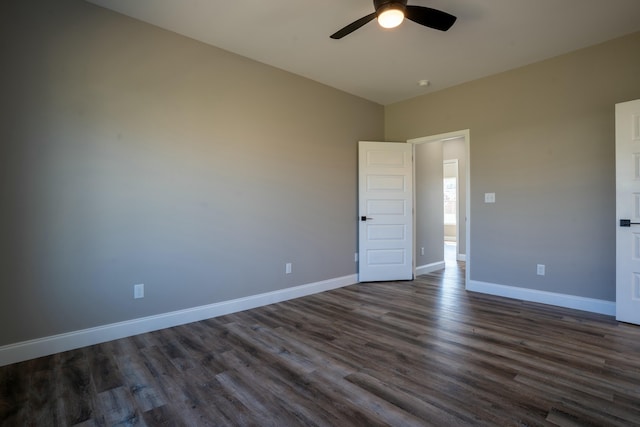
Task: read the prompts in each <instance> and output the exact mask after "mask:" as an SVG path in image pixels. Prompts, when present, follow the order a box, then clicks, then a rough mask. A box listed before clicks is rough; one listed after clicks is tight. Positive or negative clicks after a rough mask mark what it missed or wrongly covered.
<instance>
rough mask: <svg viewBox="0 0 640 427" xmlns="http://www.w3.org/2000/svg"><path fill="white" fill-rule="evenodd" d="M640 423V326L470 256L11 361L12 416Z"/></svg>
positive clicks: (44, 421)
mask: <svg viewBox="0 0 640 427" xmlns="http://www.w3.org/2000/svg"><path fill="white" fill-rule="evenodd" d="M465 424H466V425H487V426H495V425H500V426H503V425H505V426H511V425H514V426H552V425H556V426H590V425H593V426H631V425H640V327H638V326H634V325H629V324H624V323H618V322H616V321H615V319H613V318H611V317H609V316H603V315H599V314H594V313H585V312H581V311H577V310H571V309H566V308H559V307H552V306H547V305H542V304H535V303H530V302H523V301H518V300H514V299H508V298H501V297H496V296H492V295H484V294H478V293H474V292H468V291H466V290H465V288H464V263H458V268H455V267H454V268H447V269H444V270H440V271H436V272H433V273H430V274H428V275H423V276H420V277H418V278H416V280H413V281H404V282H381V283H361V284H356V285H352V286H347V287H344V288H340V289H335V290H332V291H328V292H323V293H320V294H316V295H311V296H308V297H303V298H298V299H294V300H290V301H286V302H282V303H278V304H273V305H270V306H266V307H260V308H256V309H253V310H247V311H244V312H239V313H233V314H229V315H225V316H221V317H218V318H214V319H207V320H204V321H201V322H195V323H192V324H188V325H183V326H179V327H175V328H170V329H165V330H160V331H156V332H151V333H148V334H142V335H138V336H135V337H130V338H125V339H122V340H117V341H113V342H109V343H104V344H99V345H95V346H91V347H86V348H82V349H78V350H72V351H68V352H64V353H59V354H56V355H53V356H48V357H43V358H39V359H34V360H30V361H26V362H22V363H18V364H14V365H9V366H5V367H1V368H0V425H2V426H3V427H4V426H9V427H13V426H16V427H18V426H19V427H22V426H28V425H38V426H39V425H47V426H49V425H52V426H57V425H60V426H69V425H76V426H84V427H88V426H108V425H149V426H152V425H153V426H155V425H158V426H160V425H163V426H209V425H211V426H314V425H315V426H343V425H349V426H383V425H402V426H405V425H425V426H429V425H434V426H449V425H465Z"/></svg>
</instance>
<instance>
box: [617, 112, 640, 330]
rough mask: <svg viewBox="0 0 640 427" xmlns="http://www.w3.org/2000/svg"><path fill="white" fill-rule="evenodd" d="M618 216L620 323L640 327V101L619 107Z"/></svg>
mask: <svg viewBox="0 0 640 427" xmlns="http://www.w3.org/2000/svg"><path fill="white" fill-rule="evenodd" d="M616 216H617V219H618V229H617V233H616V319H618V320H619V321H622V322H629V323H635V324H640V100H637V101H631V102H625V103H622V104H617V105H616ZM623 219H624V220H630V221H629V222H630V223H631V224H626V225H625V226H622V223H621V221H620V220H623Z"/></svg>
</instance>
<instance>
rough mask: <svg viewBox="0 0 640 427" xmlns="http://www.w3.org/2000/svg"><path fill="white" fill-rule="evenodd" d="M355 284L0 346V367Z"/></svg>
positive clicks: (341, 281) (346, 281) (343, 280)
mask: <svg viewBox="0 0 640 427" xmlns="http://www.w3.org/2000/svg"><path fill="white" fill-rule="evenodd" d="M357 282H358V276H357V275H355V274H352V275H349V276H344V277H337V278H334V279H329V280H324V281H321V282H316V283H309V284H306V285H300V286H295V287H293V288H287V289H281V290H277V291H272V292H266V293H263V294H258V295H251V296H248V297H243V298H237V299H234V300H229V301H222V302H218V303H214V304H208V305H203V306H199V307H193V308H188V309H185V310H177V311H172V312H169V313H163V314H158V315H155V316H148V317H141V318H139V319H133V320H127V321H124V322H118V323H112V324H109V325H103V326H98V327H95V328H89V329H83V330H79V331H73V332H67V333H64V334H59V335H52V336H49V337H44V338H37V339H33V340H29V341H23V342H19V343H15V344H9V345H5V346H2V347H0V366H5V365H9V364H12V363H17V362H22V361H24V360H29V359H34V358H36V357H42V356H48V355H51V354H54V353H60V352H62V351H67V350H73V349H76V348H80V347H86V346H89V345H94V344H99V343H102V342H106V341H111V340H115V339H120V338H125V337H130V336H132V335H138V334H143V333H146V332H151V331H157V330H158V329H165V328H171V327H173V326H178V325H184V324H185V323H191V322H197V321H200V320H204V319H210V318H212V317H217V316H223V315H225V314H230V313H235V312H238V311H243V310H248V309H251V308H256V307H261V306H264V305H269V304H274V303H277V302H281V301H286V300H290V299H294V298H299V297H303V296H307V295H312V294H316V293H319V292H324V291H328V290H331V289H336V288H341V287H344V286H348V285H352V284H354V283H357Z"/></svg>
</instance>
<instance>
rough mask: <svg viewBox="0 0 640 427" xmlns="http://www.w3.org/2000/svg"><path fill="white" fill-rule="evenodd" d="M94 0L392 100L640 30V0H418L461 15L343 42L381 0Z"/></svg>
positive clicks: (413, 1) (375, 30)
mask: <svg viewBox="0 0 640 427" xmlns="http://www.w3.org/2000/svg"><path fill="white" fill-rule="evenodd" d="M88 1H90V2H91V3H95V4H98V5H101V6H104V7H106V8H109V9H112V10H115V11H117V12H120V13H123V14H125V15H129V16H131V17H134V18H137V19H140V20H142V21H145V22H149V23H151V24H154V25H157V26H159V27H162V28H166V29H168V30H171V31H174V32H176V33H179V34H183V35H185V36H188V37H191V38H194V39H196V40H200V41H203V42H205V43H208V44H211V45H214V46H217V47H220V48H222V49H225V50H229V51H231V52H235V53H237V54H240V55H243V56H246V57H249V58H252V59H255V60H257V61H260V62H263V63H265V64H269V65H272V66H274V67H277V68H280V69H283V70H287V71H290V72H292V73H295V74H298V75H301V76H305V77H308V78H310V79H312V80H315V81H318V82H321V83H324V84H327V85H329V86H332V87H335V88H338V89H341V90H343V91H346V92H349V93H351V94H354V95H357V96H360V97H363V98H366V99H369V100H371V101H374V102H377V103H380V104H383V105H386V104H390V103H393V102H397V101H401V100H404V99H408V98H411V97H414V96H418V95H422V94H424V93H428V92H432V91H436V90H440V89H444V88H446V87H449V86H453V85H456V84H459V83H462V82H465V81H470V80H474V79H477V78H479V77H483V76H487V75H491V74H495V73H498V72H501V71H506V70H509V69H512V68H516V67H519V66H522V65H526V64H530V63H533V62H536V61H540V60H542V59H546V58H550V57H553V56H557V55H560V54H563V53H566V52H570V51H573V50H576V49H579V48H582V47H586V46H590V45H593V44H597V43H600V42H603V41H606V40H610V39H613V38H616V37H618V36H622V35H624V34H628V33H632V32H635V31H640V0H409V4H410V5H416V6H427V7H432V8H436V9H441V10H444V11H445V12H448V13H451V14H453V15H455V16H457V17H458V20H457V22H456V23H455V24H454V26H453V27H452V28H451V29H450V30H449V31H448V32H440V31H436V30H432V29H429V28H425V27H422V26H420V25H418V24H416V23H414V22H411V21H405V22H404V23H403V24H402V25H401V26H400V27H398V28H396V29H394V30H383V29H382V28H380V27H379V26H378V24H377V23H376V22H375V21H372V22H370V23H369V24H367V25H365V26H364V27H362V28H360V29H359V30H357V31H355V32H354V33H352V34H350V35H348V36H346V37H345V38H343V39H341V40H333V39H330V38H329V35H330V34H333V33H334V32H335V31H337V30H339V29H340V28H342V27H344V26H345V25H347V24H349V23H350V22H352V21H355V20H356V19H358V18H360V17H362V16H364V15H367V14H369V13H371V12H373V11H374V8H373V1H371V0H316V1H309V0H306V1H305V0H230V1H221V0H88ZM639 54H640V53H639ZM421 79H427V80H429V81H430V82H431V84H430V85H429V86H428V87H426V88H425V87H420V86H418V84H417V82H418V80H421Z"/></svg>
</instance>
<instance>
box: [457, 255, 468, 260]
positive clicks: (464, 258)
mask: <svg viewBox="0 0 640 427" xmlns="http://www.w3.org/2000/svg"><path fill="white" fill-rule="evenodd" d="M457 259H458V261H464V262H466V261H467V255H466V254H458V255H457Z"/></svg>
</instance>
